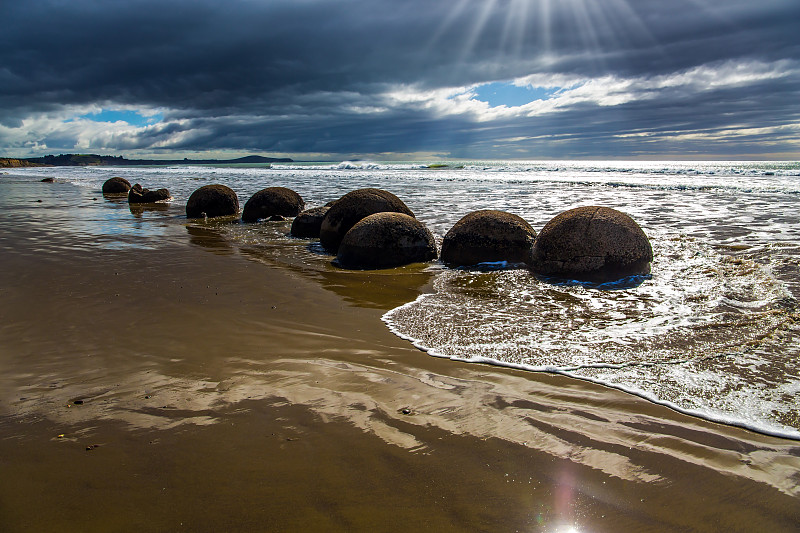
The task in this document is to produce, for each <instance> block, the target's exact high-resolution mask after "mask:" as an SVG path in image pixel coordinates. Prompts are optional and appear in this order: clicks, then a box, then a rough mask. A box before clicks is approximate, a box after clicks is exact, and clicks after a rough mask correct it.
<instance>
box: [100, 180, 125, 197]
mask: <svg viewBox="0 0 800 533" xmlns="http://www.w3.org/2000/svg"><path fill="white" fill-rule="evenodd" d="M129 190H131V184H130V182H129V181H128V180H126V179H125V178H119V177H115V178H110V179H108V180H106V182H105V183H103V194H128V191H129Z"/></svg>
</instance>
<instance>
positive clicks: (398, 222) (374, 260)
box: [336, 212, 436, 270]
mask: <svg viewBox="0 0 800 533" xmlns="http://www.w3.org/2000/svg"><path fill="white" fill-rule="evenodd" d="M434 259H436V241H435V240H434V238H433V235H432V234H431V232H430V231H429V230H428V228H426V227H425V225H424V224H423V223H422V222H420V221H419V220H417V219H416V218H414V217H412V216H409V215H406V214H405V213H393V212H383V213H375V214H373V215H369V216H367V217H365V218H363V219H361V220H360V221H359V222H357V223H356V224H355V225H354V226H353V227H352V228H350V231H348V232H347V234H346V235H345V236H344V238H343V239H342V242H341V243H340V244H339V253H338V254H337V256H336V261H337V262H338V263H339V265H340V266H342V267H344V268H350V269H361V270H367V269H378V268H393V267H398V266H402V265H408V264H411V263H424V262H427V261H433V260H434Z"/></svg>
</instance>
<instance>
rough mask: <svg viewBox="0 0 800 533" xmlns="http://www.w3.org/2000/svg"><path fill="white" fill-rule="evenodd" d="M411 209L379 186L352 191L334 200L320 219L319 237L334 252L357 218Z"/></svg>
mask: <svg viewBox="0 0 800 533" xmlns="http://www.w3.org/2000/svg"><path fill="white" fill-rule="evenodd" d="M383 212H393V213H403V214H406V215H408V216H410V217H414V213H412V212H411V210H410V209H409V208H408V206H406V204H404V203H403V201H402V200H400V199H399V198H398V197H397V196H395V195H394V194H392V193H390V192H388V191H384V190H382V189H358V190H355V191H351V192H349V193H347V194H345V195H344V196H342V197H341V198H340V199H339V200H337V201H336V203H334V204H333V205H332V206H331V208H330V209H329V210H328V213H327V214H326V215H325V218H324V219H323V220H322V225H321V226H320V232H319V240H320V243H322V246H323V247H324V248H325V249H326V250H328V251H329V252H332V253H336V251H337V250H338V249H339V243H341V242H342V239H343V238H344V236H345V234H346V233H347V232H348V231H349V230H350V228H352V227H353V226H354V225H355V224H356V223H357V222H358V221H359V220H361V219H362V218H366V217H368V216H369V215H372V214H375V213H383Z"/></svg>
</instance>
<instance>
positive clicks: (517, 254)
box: [441, 209, 536, 266]
mask: <svg viewBox="0 0 800 533" xmlns="http://www.w3.org/2000/svg"><path fill="white" fill-rule="evenodd" d="M535 239H536V231H535V230H534V229H533V228H532V227H531V225H530V224H528V222H526V221H525V219H523V218H522V217H520V216H517V215H514V214H512V213H506V212H505V211H496V210H493V209H486V210H481V211H474V212H472V213H469V214H467V215H466V216H464V217H463V218H461V220H459V221H458V222H456V223H455V225H454V226H453V227H452V228H451V229H450V231H448V232H447V234H446V235H445V236H444V240H443V241H442V255H441V259H442V262H444V263H446V264H448V265H451V266H472V265H477V264H479V263H488V262H496V261H508V262H509V263H523V262H525V261H527V260H528V258H529V257H530V253H531V248H532V246H533V242H534V240H535Z"/></svg>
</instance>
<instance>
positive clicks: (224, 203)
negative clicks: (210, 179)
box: [186, 184, 239, 218]
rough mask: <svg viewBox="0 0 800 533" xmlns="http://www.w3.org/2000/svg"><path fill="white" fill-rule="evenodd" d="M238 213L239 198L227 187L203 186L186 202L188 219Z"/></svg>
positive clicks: (216, 185) (217, 185)
mask: <svg viewBox="0 0 800 533" xmlns="http://www.w3.org/2000/svg"><path fill="white" fill-rule="evenodd" d="M238 212H239V198H238V197H237V196H236V193H235V192H234V191H233V189H231V188H230V187H226V186H225V185H219V184H214V185H203V186H202V187H200V188H199V189H197V190H196V191H194V192H193V193H192V195H191V196H189V200H188V201H187V202H186V216H187V218H203V217H208V218H214V217H224V216H231V215H235V214H237V213H238Z"/></svg>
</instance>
